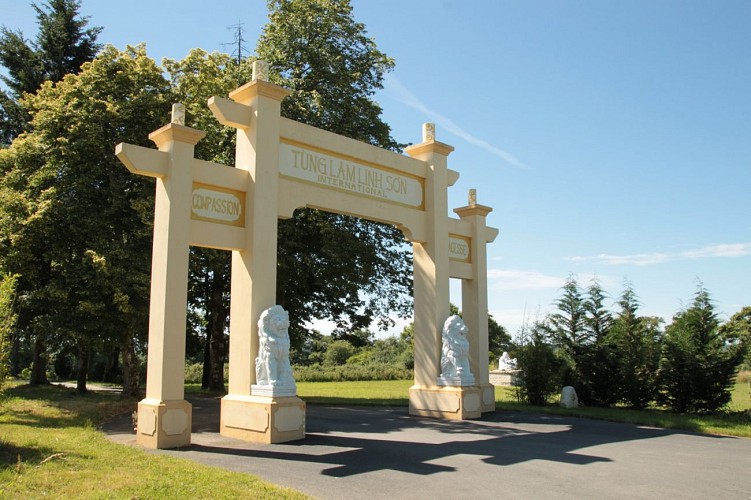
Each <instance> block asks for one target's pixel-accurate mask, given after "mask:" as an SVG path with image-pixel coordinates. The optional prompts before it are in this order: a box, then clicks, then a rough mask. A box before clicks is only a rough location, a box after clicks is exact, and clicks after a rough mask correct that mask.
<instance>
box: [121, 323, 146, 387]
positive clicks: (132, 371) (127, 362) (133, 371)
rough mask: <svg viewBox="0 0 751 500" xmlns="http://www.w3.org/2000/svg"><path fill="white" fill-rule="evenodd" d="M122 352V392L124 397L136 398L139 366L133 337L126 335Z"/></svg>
mask: <svg viewBox="0 0 751 500" xmlns="http://www.w3.org/2000/svg"><path fill="white" fill-rule="evenodd" d="M122 353H123V394H122V396H123V397H124V398H138V397H140V395H141V393H140V390H139V375H140V372H139V367H138V357H137V356H136V349H135V346H134V344H133V338H132V337H130V336H126V337H125V340H124V342H123V345H122Z"/></svg>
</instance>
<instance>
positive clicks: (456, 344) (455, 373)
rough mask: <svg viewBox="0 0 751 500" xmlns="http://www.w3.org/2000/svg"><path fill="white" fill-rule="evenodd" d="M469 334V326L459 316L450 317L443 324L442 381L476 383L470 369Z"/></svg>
mask: <svg viewBox="0 0 751 500" xmlns="http://www.w3.org/2000/svg"><path fill="white" fill-rule="evenodd" d="M467 332H468V329H467V325H465V324H464V321H463V320H462V319H461V318H460V317H459V316H457V315H453V316H450V317H449V318H448V319H447V320H446V322H445V323H444V324H443V348H442V349H441V376H440V378H441V379H444V380H451V379H459V380H460V381H462V382H469V383H474V375H472V372H471V371H470V368H469V340H467Z"/></svg>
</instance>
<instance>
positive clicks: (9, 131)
mask: <svg viewBox="0 0 751 500" xmlns="http://www.w3.org/2000/svg"><path fill="white" fill-rule="evenodd" d="M32 6H33V8H34V10H35V11H36V15H37V24H38V26H39V31H38V33H37V37H36V41H35V42H31V43H30V42H27V40H26V39H25V38H24V36H23V33H22V32H20V31H14V30H12V29H10V28H8V27H6V26H3V27H2V28H0V64H2V65H3V66H4V67H5V68H6V69H7V70H8V76H3V77H2V80H3V82H5V84H6V85H7V86H8V89H9V92H7V93H6V92H4V91H0V118H2V120H0V124H1V125H0V144H9V143H10V142H11V141H12V140H13V139H14V138H15V137H17V136H18V135H19V134H20V133H21V131H23V130H24V129H25V128H26V122H27V119H28V115H27V114H26V113H25V112H24V110H23V106H22V104H21V103H20V102H19V100H20V99H21V97H22V96H23V94H25V93H29V94H33V93H35V92H36V91H37V90H38V89H39V87H41V85H42V83H44V82H45V81H48V80H50V81H53V82H57V81H60V80H62V79H63V77H64V76H65V75H68V74H72V73H78V71H80V69H81V65H82V64H83V63H85V62H87V61H91V60H92V59H94V57H95V56H96V53H97V52H98V51H99V49H100V46H99V45H98V44H97V43H96V39H97V36H98V35H99V33H100V32H101V31H102V28H99V27H90V28H87V25H88V21H89V20H88V17H81V16H80V15H79V9H80V6H81V2H79V1H78V0H49V1H48V2H46V5H44V4H43V5H42V6H41V7H40V6H38V5H36V4H32Z"/></svg>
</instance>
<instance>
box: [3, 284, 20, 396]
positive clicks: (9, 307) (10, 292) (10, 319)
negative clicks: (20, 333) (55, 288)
mask: <svg viewBox="0 0 751 500" xmlns="http://www.w3.org/2000/svg"><path fill="white" fill-rule="evenodd" d="M16 279H17V277H16V276H13V275H11V274H4V275H0V389H2V388H3V384H4V382H5V379H6V377H7V376H8V344H9V343H10V342H9V340H10V333H11V331H12V328H13V324H14V323H15V321H16V317H15V313H14V312H13V301H14V299H15V296H16V290H15V289H16Z"/></svg>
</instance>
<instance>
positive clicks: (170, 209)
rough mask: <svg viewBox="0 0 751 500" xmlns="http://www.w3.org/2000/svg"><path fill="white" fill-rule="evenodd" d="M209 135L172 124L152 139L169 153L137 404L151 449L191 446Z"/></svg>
mask: <svg viewBox="0 0 751 500" xmlns="http://www.w3.org/2000/svg"><path fill="white" fill-rule="evenodd" d="M205 135H206V134H205V132H202V131H199V130H194V129H192V128H189V127H186V126H184V125H180V124H178V123H170V124H168V125H166V126H164V127H162V128H160V129H159V130H157V131H155V132H153V133H151V134H150V135H149V139H151V140H152V141H154V143H156V145H157V147H158V148H159V150H160V151H163V152H166V153H168V155H169V161H168V166H167V175H166V176H164V177H161V178H157V180H156V201H155V208H154V241H153V256H152V267H151V299H150V300H151V305H150V316H149V352H148V365H147V378H146V398H145V399H144V400H142V401H141V402H140V403H139V405H138V433H137V438H136V439H137V442H138V443H139V444H142V445H144V446H147V447H150V448H172V447H176V446H186V445H188V444H190V426H191V420H192V418H191V417H192V415H191V406H190V403H188V402H187V401H185V400H184V394H183V392H184V389H183V384H184V379H185V314H186V308H187V302H188V297H187V291H188V247H189V241H188V235H189V229H190V228H189V224H190V203H191V195H192V183H193V172H192V164H193V152H194V148H195V144H196V143H197V142H198V141H199V140H201V139H202V138H203V137H204V136H205Z"/></svg>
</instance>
